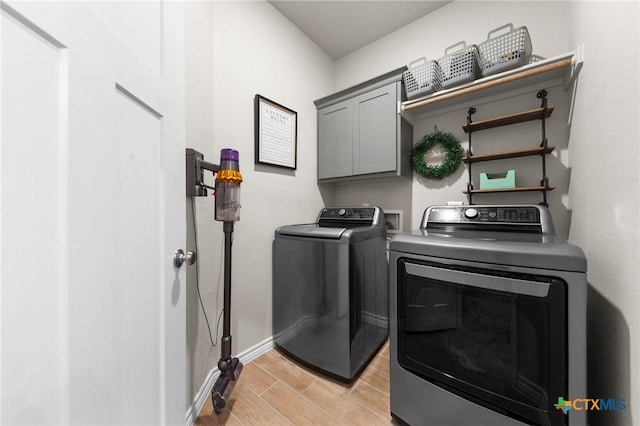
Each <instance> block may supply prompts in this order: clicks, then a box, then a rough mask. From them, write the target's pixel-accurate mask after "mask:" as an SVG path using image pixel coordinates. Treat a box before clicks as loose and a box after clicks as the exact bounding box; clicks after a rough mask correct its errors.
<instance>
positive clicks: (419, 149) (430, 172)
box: [411, 131, 462, 180]
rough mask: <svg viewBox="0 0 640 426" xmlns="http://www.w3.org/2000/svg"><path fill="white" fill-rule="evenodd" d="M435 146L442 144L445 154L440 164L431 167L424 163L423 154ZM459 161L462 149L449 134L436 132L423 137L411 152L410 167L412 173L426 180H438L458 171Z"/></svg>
mask: <svg viewBox="0 0 640 426" xmlns="http://www.w3.org/2000/svg"><path fill="white" fill-rule="evenodd" d="M436 144H442V146H443V147H444V149H445V150H446V154H445V156H444V161H443V162H442V163H441V164H439V165H437V166H431V165H428V164H426V163H425V162H424V154H426V153H427V152H428V151H429V150H430V149H431V148H433V147H434V146H435V145H436ZM460 161H462V147H461V146H460V143H459V142H458V140H457V139H456V138H455V137H454V136H453V135H452V134H451V133H442V132H440V131H436V132H433V133H431V134H429V135H425V136H424V137H423V138H422V140H421V141H420V143H418V144H417V145H416V146H414V147H413V149H412V150H411V166H412V167H413V171H414V172H416V173H417V174H419V175H420V176H424V177H425V178H427V179H437V180H440V179H442V178H443V177H445V176H449V175H450V174H452V173H453V172H455V171H456V170H457V169H458V166H459V165H460Z"/></svg>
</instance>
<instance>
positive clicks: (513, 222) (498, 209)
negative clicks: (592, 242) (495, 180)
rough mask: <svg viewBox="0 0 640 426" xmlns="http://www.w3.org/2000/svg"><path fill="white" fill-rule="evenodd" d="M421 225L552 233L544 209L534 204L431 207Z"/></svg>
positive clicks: (547, 215)
mask: <svg viewBox="0 0 640 426" xmlns="http://www.w3.org/2000/svg"><path fill="white" fill-rule="evenodd" d="M421 228H422V229H427V228H450V229H467V230H469V229H474V230H491V231H511V232H535V233H547V234H551V233H554V231H553V222H552V221H551V215H550V214H549V211H548V209H547V208H546V207H543V206H538V205H495V206H480V205H470V206H432V207H429V208H428V209H427V210H426V211H425V213H424V216H423V218H422V225H421Z"/></svg>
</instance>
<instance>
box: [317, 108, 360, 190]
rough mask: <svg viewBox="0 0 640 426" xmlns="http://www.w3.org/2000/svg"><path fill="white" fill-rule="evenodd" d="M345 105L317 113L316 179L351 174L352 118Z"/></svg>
mask: <svg viewBox="0 0 640 426" xmlns="http://www.w3.org/2000/svg"><path fill="white" fill-rule="evenodd" d="M351 110H352V109H351V108H349V107H348V105H347V103H346V102H344V103H340V104H337V105H332V106H330V107H327V108H323V109H321V110H319V111H318V179H328V178H335V177H342V176H350V175H351V174H352V172H353V166H352V158H353V152H352V151H353V150H352V146H353V142H352V139H353V131H352V125H353V118H352V113H351Z"/></svg>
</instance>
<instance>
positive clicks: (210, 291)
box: [187, 2, 333, 401]
mask: <svg viewBox="0 0 640 426" xmlns="http://www.w3.org/2000/svg"><path fill="white" fill-rule="evenodd" d="M188 9H189V10H190V12H189V14H188V19H189V21H188V28H189V32H191V37H190V38H189V39H190V40H192V41H194V39H198V38H202V39H201V40H200V41H197V40H195V42H196V43H198V46H190V48H191V49H194V50H195V51H194V50H192V51H191V56H190V59H189V67H188V68H189V74H188V77H187V78H188V81H187V84H188V85H187V89H188V104H187V106H188V108H189V110H188V115H189V114H193V115H191V116H190V117H189V121H188V122H187V124H188V132H189V134H188V138H187V146H190V147H193V148H196V149H198V150H200V151H201V152H203V153H204V154H205V158H206V159H208V160H209V161H212V162H215V163H217V162H218V160H219V150H220V149H221V148H226V147H229V148H234V149H237V150H238V151H240V171H241V173H242V175H243V177H244V182H243V183H242V189H241V191H242V195H241V197H242V199H241V202H242V211H241V219H240V221H239V222H238V223H236V226H235V234H234V245H233V275H232V281H233V282H232V289H233V290H232V309H231V323H232V326H231V334H232V336H233V352H234V354H237V353H239V352H242V351H244V350H246V349H248V348H250V347H252V346H254V345H256V344H258V343H260V342H262V341H264V340H265V339H268V338H270V337H271V336H272V315H271V312H272V305H271V301H272V287H271V279H272V276H271V272H272V270H271V265H272V262H271V257H272V256H271V253H272V250H271V246H272V242H273V236H274V231H275V229H276V228H277V227H278V226H280V225H285V224H292V223H303V222H312V221H314V220H315V218H316V216H317V214H318V212H319V210H320V208H321V207H322V206H323V205H324V203H323V199H322V197H321V194H320V189H319V188H318V186H317V185H316V178H317V170H316V110H315V105H314V104H313V100H314V99H318V98H320V97H323V96H326V95H327V94H329V93H331V88H332V75H333V61H332V60H331V59H330V58H329V56H327V55H326V54H325V53H324V52H323V51H322V50H321V49H320V48H319V47H318V46H316V45H315V44H314V43H312V42H311V41H310V40H309V39H308V38H307V37H306V36H305V35H304V34H303V33H302V32H300V30H298V29H297V27H295V26H294V25H293V24H292V23H291V22H289V21H288V20H287V19H286V18H284V17H283V16H282V15H281V14H280V13H279V12H278V11H277V10H276V9H274V8H273V7H272V6H271V5H269V4H268V3H266V2H212V3H191V2H190V3H188ZM207 26H209V27H208V28H209V29H207ZM189 79H193V80H192V81H190V80H189ZM256 94H260V95H262V96H265V97H267V98H269V99H271V100H273V101H275V102H278V103H280V104H282V105H284V106H286V107H288V108H290V109H293V110H294V111H296V112H297V113H298V144H297V147H298V157H297V163H298V167H297V170H295V171H294V170H290V169H280V168H275V167H271V166H265V165H254V113H253V99H254V96H255V95H256ZM208 198H209V199H206V200H205V199H197V200H196V204H197V206H196V213H197V220H196V222H197V225H198V243H199V246H200V247H199V253H198V254H199V264H200V269H201V270H200V285H201V292H202V296H203V300H204V303H205V306H206V308H207V311H208V315H209V321H210V323H211V325H212V328H214V327H215V323H216V321H217V318H218V315H219V314H220V312H221V308H222V288H221V287H222V275H221V265H222V264H221V261H222V257H221V250H222V245H223V233H222V223H220V222H215V221H214V220H213V201H212V200H211V199H212V198H213V197H208ZM187 211H188V213H189V214H190V209H189V208H188V209H187ZM189 226H192V224H191V223H190V224H189ZM188 233H189V236H190V238H191V243H193V240H192V236H193V231H192V229H191V228H189V229H188ZM192 247H193V246H192ZM188 278H190V279H188V286H189V291H190V293H189V300H190V301H189V303H188V309H189V314H188V315H189V322H188V329H187V334H188V343H187V346H188V348H187V351H188V359H189V364H190V365H188V366H187V374H188V380H189V382H188V387H189V389H188V391H187V392H188V395H187V401H192V400H193V398H194V395H195V393H196V392H197V391H198V389H199V387H200V385H201V384H202V382H203V381H204V379H205V377H206V374H207V373H208V372H209V371H210V370H211V369H212V368H214V367H215V366H216V363H217V361H218V358H219V356H220V352H219V346H218V347H217V348H215V349H211V348H210V343H209V338H208V336H207V331H206V324H205V323H204V318H203V316H202V314H201V313H200V312H198V310H199V309H200V308H199V306H198V305H197V303H198V302H197V296H196V294H195V291H194V286H195V279H194V278H195V275H194V273H193V271H191V273H190V275H189V277H188ZM196 315H197V316H196ZM214 338H215V336H214ZM218 340H219V339H218ZM217 343H218V342H217V341H216V344H217Z"/></svg>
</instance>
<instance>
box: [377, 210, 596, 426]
mask: <svg viewBox="0 0 640 426" xmlns="http://www.w3.org/2000/svg"><path fill="white" fill-rule="evenodd" d="M586 270H587V262H586V259H585V256H584V253H583V252H582V250H581V249H580V248H579V247H576V246H574V245H572V244H569V243H567V242H566V241H564V240H562V239H560V238H558V237H556V235H555V232H554V227H553V222H552V220H551V215H550V213H549V211H548V210H547V208H545V207H543V206H539V205H517V206H476V205H471V206H433V207H429V208H428V209H427V210H425V212H424V216H423V219H422V224H421V227H420V229H418V230H415V231H412V232H410V233H406V234H395V235H394V236H393V238H392V239H391V241H390V243H389V276H390V343H389V347H390V355H391V357H390V362H391V366H390V374H391V380H390V397H391V398H390V399H391V401H390V405H391V414H392V415H393V416H394V417H396V418H399V419H400V420H402V421H403V422H405V423H408V424H410V425H437V426H459V425H477V426H482V425H485V426H498V425H502V426H506V425H510V426H513V425H522V424H530V425H550V426H555V425H563V426H566V425H567V424H568V425H571V426H580V425H585V424H586V414H585V412H584V411H578V410H568V412H567V410H563V409H562V408H563V405H564V401H570V400H573V399H575V398H584V397H585V396H584V395H585V394H586V391H587V389H586V307H587V281H586Z"/></svg>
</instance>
